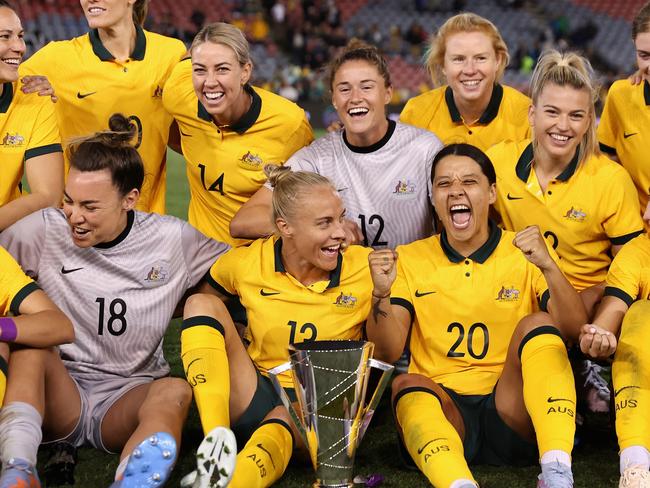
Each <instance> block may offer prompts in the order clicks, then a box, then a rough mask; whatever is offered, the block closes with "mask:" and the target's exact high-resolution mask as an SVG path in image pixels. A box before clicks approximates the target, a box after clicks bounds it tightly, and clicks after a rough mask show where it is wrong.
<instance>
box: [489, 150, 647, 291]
mask: <svg viewBox="0 0 650 488" xmlns="http://www.w3.org/2000/svg"><path fill="white" fill-rule="evenodd" d="M487 154H488V156H489V157H490V159H491V160H492V163H493V164H494V168H495V169H496V173H497V201H496V205H495V206H496V209H497V211H498V212H499V214H500V215H501V218H502V219H503V226H504V227H505V228H506V229H508V230H512V231H520V230H522V229H524V228H525V227H527V226H529V225H538V226H539V228H540V230H541V232H542V234H543V235H544V237H546V239H548V241H549V243H550V244H551V245H552V246H553V248H554V249H555V250H556V251H557V253H558V255H559V256H560V261H559V264H560V267H561V268H562V271H563V272H564V274H565V275H566V277H567V278H568V280H569V281H570V282H571V284H572V285H573V286H574V287H575V288H576V289H577V290H578V291H580V290H583V289H585V288H587V287H589V286H592V285H596V284H598V283H601V282H602V281H604V280H605V277H606V276H607V268H608V267H609V265H610V262H611V257H610V249H611V246H612V245H613V244H616V245H619V244H625V243H626V242H627V241H629V240H630V239H632V238H634V237H636V236H637V235H639V234H640V233H641V232H642V231H643V221H642V220H641V216H640V214H639V204H638V201H637V199H636V192H635V191H634V185H633V183H632V180H631V179H630V176H629V175H628V174H627V172H626V171H625V170H624V169H623V168H621V166H620V165H618V164H616V163H615V162H614V161H612V160H610V159H609V158H607V157H606V156H603V155H601V156H592V157H591V158H590V159H589V160H587V161H586V163H585V164H583V165H581V166H578V159H577V154H576V157H574V159H573V161H571V163H570V164H569V166H568V167H567V168H566V170H565V171H564V172H563V173H562V174H560V175H559V176H558V177H557V178H556V179H555V180H553V181H551V182H550V183H549V185H548V187H547V188H546V192H542V189H541V187H540V185H539V182H538V180H537V176H536V175H535V169H534V168H533V167H532V166H531V162H532V160H533V147H532V144H531V143H530V141H529V140H525V141H520V142H517V143H514V142H507V143H502V144H499V145H498V146H495V147H493V148H492V149H490V150H489V151H488V152H487Z"/></svg>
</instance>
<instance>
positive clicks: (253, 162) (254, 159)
mask: <svg viewBox="0 0 650 488" xmlns="http://www.w3.org/2000/svg"><path fill="white" fill-rule="evenodd" d="M239 162H240V163H241V164H242V166H246V167H253V168H256V169H257V168H261V167H262V166H263V165H264V161H263V160H262V158H260V157H259V155H258V154H253V153H252V152H250V151H247V152H246V154H244V155H243V156H242V157H241V158H239Z"/></svg>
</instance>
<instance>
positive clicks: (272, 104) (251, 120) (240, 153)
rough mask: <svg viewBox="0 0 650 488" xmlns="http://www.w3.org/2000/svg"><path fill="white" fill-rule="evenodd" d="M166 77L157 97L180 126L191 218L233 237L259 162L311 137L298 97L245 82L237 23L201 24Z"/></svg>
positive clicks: (256, 182) (244, 49) (246, 63)
mask: <svg viewBox="0 0 650 488" xmlns="http://www.w3.org/2000/svg"><path fill="white" fill-rule="evenodd" d="M190 53H191V56H192V58H191V60H185V61H183V62H182V63H180V64H179V65H178V66H177V67H176V68H175V69H174V72H173V73H172V75H171V77H170V79H169V81H168V82H167V84H166V85H165V90H164V95H163V102H164V104H165V108H166V109H167V111H168V112H169V113H170V114H172V115H173V116H174V118H175V119H176V122H177V123H178V125H179V128H180V134H181V146H182V149H183V155H184V156H185V160H186V161H187V178H188V180H189V184H190V192H191V197H190V204H189V210H188V217H189V219H188V220H189V222H190V223H191V224H192V225H193V226H195V227H196V228H197V229H198V230H200V231H201V232H203V233H204V234H205V235H207V236H209V237H212V238H214V239H218V240H220V241H222V242H226V243H228V244H231V245H241V244H245V243H248V242H250V241H248V240H242V239H234V238H232V237H231V235H230V230H229V226H230V221H231V220H232V218H233V216H234V215H235V213H237V210H239V208H240V207H241V206H242V205H243V204H244V203H245V202H246V201H248V199H249V198H250V197H251V196H252V195H253V194H254V193H255V192H256V191H257V190H258V189H259V188H260V187H261V186H262V185H263V184H264V182H265V181H266V177H265V176H264V171H263V168H264V165H265V164H269V163H270V164H278V165H281V164H283V163H284V162H285V161H286V160H287V159H289V156H291V155H292V154H293V153H294V152H296V151H297V150H298V149H300V148H301V147H303V146H306V145H307V144H309V143H310V142H311V141H312V140H313V135H312V130H311V127H310V125H309V122H307V118H306V116H305V112H304V111H303V110H302V109H301V108H300V107H298V106H297V105H296V104H294V103H292V102H290V101H288V100H286V99H285V98H282V97H280V96H278V95H275V94H273V93H270V92H268V91H266V90H262V89H261V88H257V87H253V86H251V85H250V84H249V81H250V78H251V73H252V69H253V66H252V62H251V58H250V52H249V46H248V42H247V41H246V38H245V37H244V35H243V34H242V32H241V31H240V30H239V29H237V28H236V27H234V26H232V25H229V24H225V23H215V24H210V25H207V26H205V27H204V28H203V29H201V31H200V32H199V33H198V34H197V35H196V37H195V38H194V41H193V42H192V46H191V47H190Z"/></svg>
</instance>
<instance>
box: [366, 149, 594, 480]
mask: <svg viewBox="0 0 650 488" xmlns="http://www.w3.org/2000/svg"><path fill="white" fill-rule="evenodd" d="M431 178H432V186H433V190H432V191H433V205H434V207H435V209H436V213H437V214H438V215H439V217H440V219H441V222H442V225H443V229H442V232H441V234H439V235H434V236H431V237H429V238H427V239H423V240H420V241H416V242H414V243H411V244H407V245H404V246H399V247H398V248H397V249H396V252H392V251H390V252H386V253H385V254H383V255H381V256H371V258H370V265H371V270H372V279H373V283H374V289H373V292H372V294H373V299H372V303H373V313H371V314H370V316H369V318H368V322H367V326H369V327H377V326H378V327H379V329H380V330H385V329H388V330H391V331H393V334H394V336H395V340H394V341H393V343H392V344H393V349H392V351H389V354H395V353H398V352H399V351H401V349H402V347H403V346H404V342H405V341H406V340H407V337H408V336H409V334H410V342H409V346H410V350H411V363H410V366H409V371H408V374H403V375H400V376H398V377H397V378H395V380H394V381H393V407H394V409H395V417H396V419H397V423H398V428H399V432H400V435H401V439H402V441H403V443H404V445H405V447H406V450H407V451H408V454H409V455H410V457H411V458H412V459H413V461H415V463H416V465H417V466H418V468H420V470H421V471H422V472H423V473H424V475H425V476H426V477H427V479H428V480H429V482H430V483H431V484H432V485H433V486H435V487H436V488H443V487H444V488H446V487H449V486H453V487H456V488H476V487H477V486H478V484H477V482H476V480H475V479H474V477H473V475H472V473H471V471H470V469H469V466H468V464H472V463H474V464H492V465H520V464H525V463H534V462H535V460H536V459H539V460H540V464H541V470H542V472H541V474H540V476H539V482H538V485H537V486H538V487H540V488H570V487H572V486H573V476H572V473H571V450H572V448H573V437H574V432H575V401H576V395H575V387H574V382H573V375H572V373H571V366H570V364H569V359H568V357H567V352H566V347H565V345H564V340H563V338H566V337H570V338H577V336H578V333H579V330H580V327H581V326H582V323H581V321H582V320H584V318H586V313H585V310H584V306H583V304H582V302H581V301H580V298H579V296H578V294H577V292H576V291H575V290H574V289H573V287H572V286H571V284H570V283H569V282H568V281H567V279H566V278H565V277H564V275H563V274H562V271H561V270H560V268H559V267H558V265H557V263H556V259H557V256H556V255H555V253H554V252H553V251H552V249H550V246H548V245H547V244H546V242H545V240H544V238H543V237H542V235H541V234H540V231H539V228H537V227H536V226H531V227H528V228H526V229H524V230H522V231H520V232H518V233H514V232H511V231H504V230H501V229H500V228H499V227H498V226H497V225H496V224H495V223H494V222H492V221H490V220H489V217H488V214H489V210H490V205H491V204H493V203H494V202H495V201H496V195H497V189H496V186H495V182H496V175H495V172H494V167H493V165H492V162H491V161H490V159H489V158H488V157H487V156H486V155H485V153H483V152H482V151H481V150H480V149H478V148H476V147H475V146H471V145H468V144H464V143H461V144H451V145H449V146H445V147H444V148H443V149H442V150H441V151H440V152H439V153H438V154H437V155H436V158H435V159H434V161H433V168H432V176H431ZM409 331H410V332H409Z"/></svg>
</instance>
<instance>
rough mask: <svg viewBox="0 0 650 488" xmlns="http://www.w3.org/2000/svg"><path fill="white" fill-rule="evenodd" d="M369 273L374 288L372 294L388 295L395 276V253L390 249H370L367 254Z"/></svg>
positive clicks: (381, 296) (377, 295)
mask: <svg viewBox="0 0 650 488" xmlns="http://www.w3.org/2000/svg"><path fill="white" fill-rule="evenodd" d="M368 263H369V265H370V275H371V276H372V283H373V285H374V290H373V291H372V294H373V296H375V297H377V298H384V297H387V296H389V295H390V288H391V286H393V283H394V282H395V277H396V276H397V253H396V252H395V251H393V250H392V249H380V250H378V251H372V252H371V253H370V254H369V255H368Z"/></svg>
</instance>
